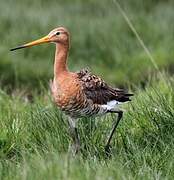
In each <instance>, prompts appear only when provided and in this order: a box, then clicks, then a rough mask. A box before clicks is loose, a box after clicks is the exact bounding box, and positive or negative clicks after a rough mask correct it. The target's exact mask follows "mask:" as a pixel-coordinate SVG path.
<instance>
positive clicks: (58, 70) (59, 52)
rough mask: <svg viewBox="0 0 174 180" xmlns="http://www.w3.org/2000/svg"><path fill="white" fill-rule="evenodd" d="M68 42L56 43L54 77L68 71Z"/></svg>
mask: <svg viewBox="0 0 174 180" xmlns="http://www.w3.org/2000/svg"><path fill="white" fill-rule="evenodd" d="M68 50H69V44H58V43H57V44H56V52H55V62H54V78H55V79H57V78H58V77H59V76H60V75H61V74H63V73H66V72H68V69H67V56H68Z"/></svg>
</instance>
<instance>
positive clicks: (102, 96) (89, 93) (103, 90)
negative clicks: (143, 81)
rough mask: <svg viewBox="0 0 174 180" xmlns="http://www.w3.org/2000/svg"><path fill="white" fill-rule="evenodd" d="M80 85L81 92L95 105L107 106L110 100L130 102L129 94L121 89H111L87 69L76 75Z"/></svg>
mask: <svg viewBox="0 0 174 180" xmlns="http://www.w3.org/2000/svg"><path fill="white" fill-rule="evenodd" d="M77 75H78V78H79V80H80V81H81V83H82V87H83V91H84V93H85V95H86V97H87V98H88V99H90V100H92V101H93V103H96V104H107V103H108V102H110V101H112V100H116V101H118V102H126V101H130V98H129V97H130V96H132V95H133V94H129V93H127V92H125V91H124V90H123V89H117V88H112V87H110V86H109V85H107V84H106V83H105V82H104V81H103V80H102V79H101V78H100V77H98V76H96V75H93V74H91V72H90V71H89V70H87V69H82V70H81V71H80V72H78V73H77Z"/></svg>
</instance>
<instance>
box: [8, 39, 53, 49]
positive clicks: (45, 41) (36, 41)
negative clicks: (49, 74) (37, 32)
mask: <svg viewBox="0 0 174 180" xmlns="http://www.w3.org/2000/svg"><path fill="white" fill-rule="evenodd" d="M47 42H50V39H49V37H48V36H45V37H43V38H41V39H38V40H35V41H32V42H29V43H26V44H23V45H21V46H18V47H15V48H12V49H10V51H14V50H17V49H22V48H26V47H31V46H35V45H38V44H43V43H47Z"/></svg>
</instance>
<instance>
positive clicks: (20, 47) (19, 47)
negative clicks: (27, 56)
mask: <svg viewBox="0 0 174 180" xmlns="http://www.w3.org/2000/svg"><path fill="white" fill-rule="evenodd" d="M25 47H26V46H24V45H22V46H18V47H15V48H12V49H10V51H15V50H17V49H22V48H25Z"/></svg>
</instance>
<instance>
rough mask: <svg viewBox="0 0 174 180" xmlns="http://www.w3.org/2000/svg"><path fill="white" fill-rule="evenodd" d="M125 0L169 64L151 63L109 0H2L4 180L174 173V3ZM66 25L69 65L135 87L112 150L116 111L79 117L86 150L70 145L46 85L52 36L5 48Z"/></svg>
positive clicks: (0, 148) (0, 151) (158, 57)
mask: <svg viewBox="0 0 174 180" xmlns="http://www.w3.org/2000/svg"><path fill="white" fill-rule="evenodd" d="M120 3H121V5H122V7H123V8H124V10H125V11H126V13H127V14H128V16H129V18H130V20H131V21H132V22H133V25H134V26H135V28H136V29H137V31H138V33H139V34H140V36H141V38H142V39H143V40H144V42H145V44H146V45H147V47H148V48H149V50H150V52H151V53H152V55H153V57H154V58H155V61H156V63H157V65H158V66H159V69H160V71H162V72H163V71H164V72H165V73H160V72H159V71H157V70H155V68H154V67H153V65H152V63H151V62H150V60H149V58H148V56H147V55H146V53H145V52H144V50H143V49H142V47H141V46H140V44H139V42H138V41H137V39H136V37H135V36H134V34H133V33H132V31H131V30H130V28H129V27H128V25H127V24H126V22H125V20H124V19H123V17H122V16H121V14H120V12H119V11H118V9H117V7H116V6H115V5H114V3H113V1H105V0H86V1H85V0H84V1H83V0H74V1H70V0H66V1H65V0H59V1H57V0H52V1H46V0H37V1H31V0H23V1H21V0H15V1H14V0H1V2H0V37H1V45H0V179H5V180H6V179H14V180H19V179H21V180H23V179H32V180H33V179H38V180H40V179H74V180H77V179H80V180H81V179H101V180H102V179H103V180H105V179H109V180H110V179H132V180H134V179H141V180H142V179H145V180H147V179H149V180H150V179H162V180H163V179H166V180H168V179H174V171H173V170H174V153H173V149H174V121H173V119H174V118H173V117H174V77H173V75H172V73H173V72H174V68H173V67H174V66H173V64H174V63H173V59H174V53H173V48H174V41H173V35H174V23H173V19H174V11H173V5H174V3H173V1H172V0H167V1H162V0H147V1H144V0H131V1H130V0H125V1H120ZM60 25H63V26H66V27H67V28H68V29H69V30H70V32H71V50H70V55H69V68H70V69H71V70H72V71H77V70H79V69H80V68H82V67H86V66H88V67H90V68H91V69H92V71H93V72H94V73H95V74H98V75H100V76H101V77H103V78H104V79H105V80H106V81H107V82H109V83H110V84H113V85H115V84H117V86H121V87H122V86H127V87H131V88H132V91H133V92H134V93H135V96H134V97H133V100H132V102H130V103H128V104H126V105H124V106H123V107H122V108H123V109H125V113H124V119H123V120H122V121H121V123H120V125H119V127H118V131H117V133H116V134H115V135H114V138H113V141H112V157H111V158H106V156H105V153H104V145H105V142H106V138H107V136H108V134H109V131H110V129H111V127H112V123H113V120H114V116H113V117H112V116H110V115H108V116H105V117H102V118H99V117H98V118H96V119H82V120H80V121H79V123H78V129H79V133H80V139H81V145H82V146H81V153H80V154H79V155H78V156H76V157H72V155H71V153H70V152H69V151H70V144H71V143H72V142H71V141H72V140H71V138H70V136H69V132H68V124H67V117H66V116H65V115H64V114H62V113H61V112H60V111H59V110H58V109H57V108H56V107H55V106H54V105H53V104H52V101H51V97H50V92H49V87H48V82H49V79H50V78H52V76H53V59H54V50H55V47H54V45H43V46H38V47H33V48H31V49H25V50H19V51H16V52H10V51H9V49H10V48H12V47H15V46H16V45H20V44H21V43H24V42H28V41H31V40H34V39H37V38H40V37H41V36H43V35H45V34H47V33H48V32H49V31H50V30H52V29H53V28H55V27H57V26H60ZM166 71H167V73H166Z"/></svg>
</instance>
